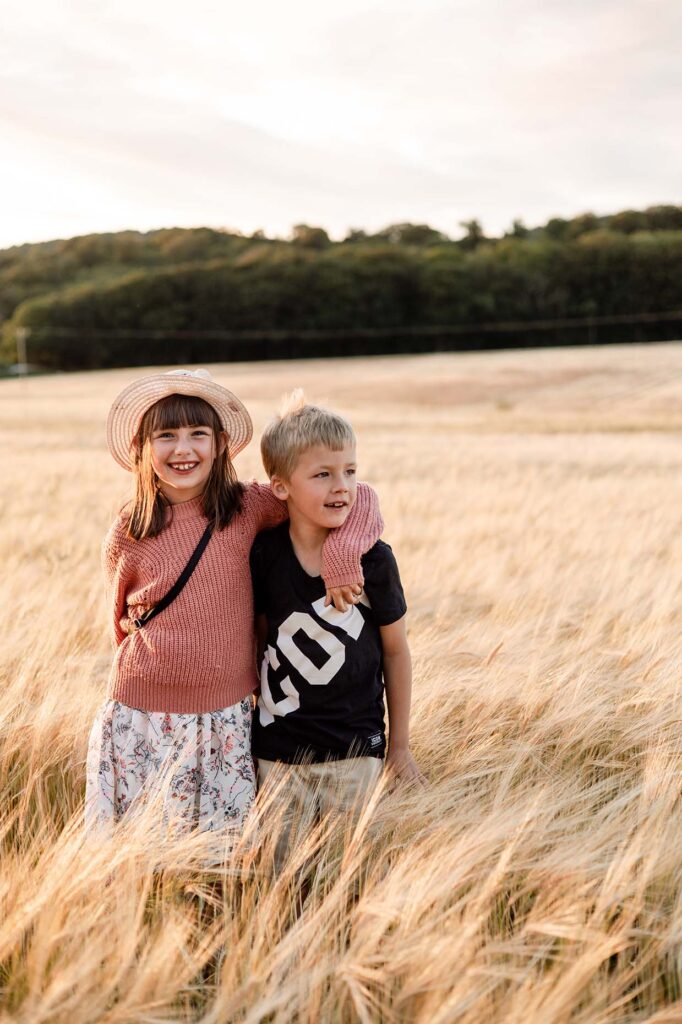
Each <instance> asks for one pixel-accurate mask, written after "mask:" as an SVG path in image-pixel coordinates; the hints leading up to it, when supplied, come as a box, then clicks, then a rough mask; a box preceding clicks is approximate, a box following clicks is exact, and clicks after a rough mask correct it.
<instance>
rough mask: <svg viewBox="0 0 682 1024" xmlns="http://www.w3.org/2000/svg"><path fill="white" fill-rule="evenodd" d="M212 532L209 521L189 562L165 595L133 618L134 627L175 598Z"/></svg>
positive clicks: (144, 624) (139, 627) (140, 626)
mask: <svg viewBox="0 0 682 1024" xmlns="http://www.w3.org/2000/svg"><path fill="white" fill-rule="evenodd" d="M212 533H213V523H209V524H208V526H207V527H206V529H205V530H204V532H203V533H202V535H201V539H200V541H199V543H198V544H197V546H196V547H195V549H194V551H193V552H192V554H191V556H190V559H189V562H188V563H187V565H186V566H185V568H184V569H183V570H182V572H181V573H180V575H179V576H178V578H177V580H176V581H175V583H174V584H173V586H172V587H171V588H170V590H169V591H168V593H167V594H166V596H165V597H162V598H161V600H160V601H159V602H158V603H157V604H155V605H154V607H153V608H149V609H147V611H146V612H145V613H144V615H140V617H139V619H133V625H134V626H135V628H136V629H141V628H142V626H146V625H147V623H148V622H149V620H150V619H153V618H154V616H155V615H158V614H159V612H162V611H163V610H164V608H167V607H168V605H169V604H170V603H171V601H174V600H175V598H176V597H177V596H178V594H179V593H180V591H181V590H182V588H183V587H184V585H185V583H187V580H188V579H189V578H190V576H191V575H192V573H193V572H194V570H195V569H196V567H197V563H198V561H199V559H200V558H201V556H202V555H203V553H204V551H205V550H206V545H207V544H208V542H209V540H210V539H211V534H212Z"/></svg>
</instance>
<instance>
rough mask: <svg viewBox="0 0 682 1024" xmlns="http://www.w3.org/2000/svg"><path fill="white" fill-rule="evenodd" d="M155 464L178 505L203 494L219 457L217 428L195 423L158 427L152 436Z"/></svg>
mask: <svg viewBox="0 0 682 1024" xmlns="http://www.w3.org/2000/svg"><path fill="white" fill-rule="evenodd" d="M150 445H151V456H152V467H153V469H154V472H155V473H156V475H157V477H158V479H159V486H160V488H161V490H162V491H163V493H164V494H165V496H166V498H168V500H169V501H170V502H171V504H173V505H175V504H178V503H179V502H181V501H191V499H192V498H196V497H198V496H199V495H200V494H202V493H203V491H204V488H205V486H206V481H207V480H208V478H209V476H210V473H211V466H212V465H213V460H214V459H215V456H216V450H215V441H214V436H213V431H212V430H211V428H210V427H206V426H203V425H194V426H190V427H173V428H170V429H166V430H157V431H155V432H154V433H153V434H152V437H151V439H150Z"/></svg>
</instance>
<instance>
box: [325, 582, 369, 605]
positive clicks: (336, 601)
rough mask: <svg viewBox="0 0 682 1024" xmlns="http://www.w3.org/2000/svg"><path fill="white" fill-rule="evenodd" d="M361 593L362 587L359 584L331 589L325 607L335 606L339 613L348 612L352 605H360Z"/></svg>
mask: <svg viewBox="0 0 682 1024" xmlns="http://www.w3.org/2000/svg"><path fill="white" fill-rule="evenodd" d="M361 593H362V587H361V586H360V584H359V583H349V584H348V585H347V586H345V587H329V588H328V590H327V596H326V597H325V599H324V603H325V607H326V606H327V605H330V604H333V605H334V607H335V608H336V610H337V612H347V611H348V609H349V608H350V607H351V606H352V605H354V604H357V603H358V598H359V597H360V594H361Z"/></svg>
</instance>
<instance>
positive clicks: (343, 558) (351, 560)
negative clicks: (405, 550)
mask: <svg viewBox="0 0 682 1024" xmlns="http://www.w3.org/2000/svg"><path fill="white" fill-rule="evenodd" d="M383 528H384V522H383V519H382V518H381V513H380V511H379V499H378V498H377V496H376V492H375V491H374V490H373V489H372V488H371V487H369V486H368V484H358V491H357V497H356V499H355V504H354V505H353V508H352V510H351V513H350V515H349V516H348V519H347V520H346V522H345V523H344V525H343V526H342V527H339V529H337V530H333V531H332V532H331V533H330V534H329V536H328V537H327V540H326V542H325V545H324V550H323V558H322V576H323V579H324V583H325V586H326V587H327V588H328V589H329V588H331V587H345V586H349V585H350V584H353V583H359V584H362V583H363V582H364V578H363V575H362V566H361V564H360V559H361V558H362V556H363V555H364V554H365V552H367V551H369V549H370V548H371V547H373V545H374V544H376V542H377V541H378V540H379V537H380V536H381V531H382V530H383Z"/></svg>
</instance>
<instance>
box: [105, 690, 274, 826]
mask: <svg viewBox="0 0 682 1024" xmlns="http://www.w3.org/2000/svg"><path fill="white" fill-rule="evenodd" d="M86 775H87V781H86V792H85V826H86V830H87V831H89V832H105V833H108V834H111V833H112V832H113V826H114V825H115V824H116V823H117V822H118V821H120V820H121V818H122V817H123V816H124V815H126V817H127V816H129V815H130V814H132V813H135V811H136V809H141V808H143V807H144V806H145V805H146V804H147V803H148V802H149V800H150V798H154V799H155V800H156V799H158V801H159V806H160V808H161V815H162V821H163V824H172V825H173V826H174V827H177V828H178V829H179V831H181V832H184V831H191V830H195V829H199V830H201V831H218V830H234V831H239V830H240V829H241V827H242V825H243V823H244V819H245V818H246V815H247V814H248V812H249V810H250V808H251V805H252V803H253V800H254V796H255V788H256V784H255V772H254V766H253V759H252V757H251V700H250V698H249V697H245V698H244V700H241V701H239V702H238V703H237V704H233V705H232V706H231V707H228V708H221V709H219V710H218V711H210V712H206V713H205V714H167V713H166V712H163V711H141V710H139V709H137V708H131V707H128V706H127V705H126V704H121V703H120V702H119V701H116V700H106V701H105V702H104V703H103V704H102V706H101V707H100V709H99V711H98V713H97V715H96V717H95V721H94V724H93V726H92V730H91V733H90V740H89V745H88V758H87V773H86Z"/></svg>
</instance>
